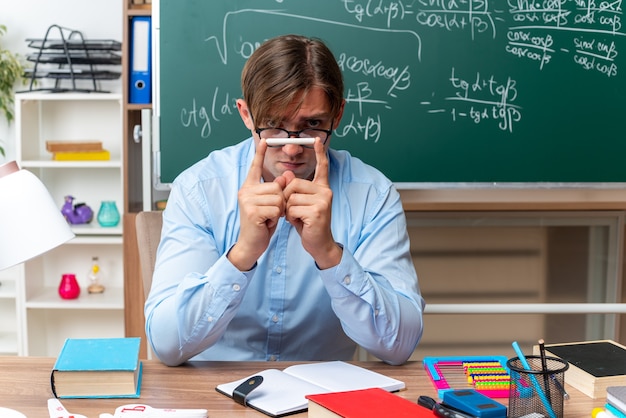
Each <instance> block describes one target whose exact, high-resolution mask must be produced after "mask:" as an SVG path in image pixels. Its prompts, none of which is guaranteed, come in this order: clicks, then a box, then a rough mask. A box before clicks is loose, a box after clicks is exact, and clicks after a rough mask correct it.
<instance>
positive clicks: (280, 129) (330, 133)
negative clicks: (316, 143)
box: [253, 119, 335, 149]
mask: <svg viewBox="0 0 626 418" xmlns="http://www.w3.org/2000/svg"><path fill="white" fill-rule="evenodd" d="M253 120H254V119H253ZM334 122H335V121H334V120H333V121H331V122H330V129H320V128H305V129H300V130H299V131H289V130H287V129H284V128H256V129H255V130H254V132H256V134H257V135H258V136H259V138H261V132H263V131H267V130H270V129H278V130H279V131H283V132H287V136H286V137H285V138H291V136H292V135H294V136H295V137H296V138H300V134H301V133H302V132H304V131H309V130H313V131H320V132H324V133H325V134H326V138H325V139H324V142H322V145H326V141H328V138H329V137H330V136H331V135H332V133H333V125H334ZM303 138H315V137H306V136H305V137H303ZM266 139H267V138H266ZM300 146H301V147H302V148H307V149H313V148H314V147H313V145H300ZM281 147H283V145H268V148H281Z"/></svg>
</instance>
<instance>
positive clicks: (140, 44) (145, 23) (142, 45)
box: [129, 16, 152, 104]
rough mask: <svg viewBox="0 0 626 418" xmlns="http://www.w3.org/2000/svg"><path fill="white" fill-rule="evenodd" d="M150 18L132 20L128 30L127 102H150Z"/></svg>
mask: <svg viewBox="0 0 626 418" xmlns="http://www.w3.org/2000/svg"><path fill="white" fill-rule="evenodd" d="M151 43H152V42H151V17H150V16H136V17H133V18H132V21H131V29H130V74H129V84H130V85H129V102H130V103H141V104H148V103H151V101H152V71H151V66H152V62H151V61H152V60H151Z"/></svg>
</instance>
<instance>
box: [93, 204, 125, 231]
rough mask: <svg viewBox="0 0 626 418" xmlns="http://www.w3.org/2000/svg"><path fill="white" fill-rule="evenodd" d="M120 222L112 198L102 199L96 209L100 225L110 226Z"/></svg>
mask: <svg viewBox="0 0 626 418" xmlns="http://www.w3.org/2000/svg"><path fill="white" fill-rule="evenodd" d="M119 222H120V213H119V211H118V210H117V206H116V205H115V202H114V201H112V200H104V201H102V203H101V204H100V210H99V211H98V223H99V224H100V226H104V227H111V226H117V224H118V223H119Z"/></svg>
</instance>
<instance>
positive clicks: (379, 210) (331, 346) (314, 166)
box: [145, 35, 424, 365]
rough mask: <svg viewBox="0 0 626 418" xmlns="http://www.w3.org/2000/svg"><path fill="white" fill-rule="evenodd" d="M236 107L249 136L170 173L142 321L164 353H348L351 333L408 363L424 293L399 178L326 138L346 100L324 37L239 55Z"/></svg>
mask: <svg viewBox="0 0 626 418" xmlns="http://www.w3.org/2000/svg"><path fill="white" fill-rule="evenodd" d="M241 84H242V91H243V99H240V100H238V101H237V107H238V110H239V113H240V115H241V118H242V120H243V123H244V124H245V126H246V127H247V128H248V129H250V132H251V134H252V137H251V138H249V139H247V140H245V141H243V142H241V143H239V144H237V145H234V146H231V147H227V148H225V149H222V150H218V151H214V152H212V153H211V154H209V156H208V157H206V158H205V159H204V160H202V161H200V162H198V163H197V164H195V165H194V166H192V167H190V168H189V169H187V170H186V171H184V172H183V173H182V174H181V175H180V176H179V177H178V178H177V179H176V180H175V181H174V183H173V185H172V191H171V193H170V197H169V200H168V203H167V207H166V209H165V211H164V213H163V231H162V238H161V244H160V246H159V250H158V253H157V262H156V266H155V273H154V278H153V283H152V288H151V290H150V294H149V296H148V299H147V301H146V306H145V314H146V333H147V336H148V340H149V341H150V343H151V347H152V350H153V352H154V353H155V354H156V356H157V357H158V358H159V359H160V360H161V361H163V362H164V363H165V364H168V365H178V364H181V363H183V362H184V361H186V360H188V359H194V360H242V361H243V360H285V361H287V360H305V361H313V360H350V359H352V357H353V355H354V353H355V349H356V347H357V344H358V345H360V346H362V347H364V348H365V349H366V350H367V351H368V352H369V353H370V354H372V355H374V356H376V357H378V358H380V359H381V360H383V361H385V362H388V363H390V364H402V363H404V362H405V361H406V360H407V359H408V358H409V356H410V355H411V354H412V352H413V351H414V349H415V347H416V345H417V343H418V341H419V340H420V338H421V335H422V311H423V307H424V301H423V299H422V297H421V295H420V292H419V287H418V283H417V276H416V273H415V269H414V266H413V262H412V259H411V255H410V252H409V240H408V235H407V230H406V219H405V216H404V212H403V209H402V204H401V201H400V197H399V194H398V192H397V191H396V190H395V188H394V187H393V184H392V183H391V182H390V181H389V180H388V179H387V178H385V177H384V176H383V175H382V174H381V173H380V172H378V171H377V170H375V169H374V168H372V167H370V166H368V165H366V164H364V163H363V162H361V161H360V160H358V159H356V158H353V157H351V156H350V155H349V154H348V153H347V152H345V151H337V150H333V149H330V148H329V145H330V140H331V136H332V130H333V127H336V126H338V124H339V122H340V120H341V116H342V113H343V108H344V104H345V101H344V99H343V80H342V74H341V71H340V69H339V67H338V65H337V62H336V60H335V58H334V56H333V54H332V53H331V51H330V50H329V49H328V48H327V47H326V46H325V45H324V44H323V43H322V42H321V41H320V40H317V39H311V38H306V37H302V36H297V35H285V36H280V37H277V38H274V39H271V40H269V41H267V42H265V43H264V44H262V45H261V46H260V47H259V48H258V49H257V50H256V51H255V52H254V54H252V56H251V57H250V59H249V60H248V62H247V63H246V65H245V66H244V69H243V73H242V78H241Z"/></svg>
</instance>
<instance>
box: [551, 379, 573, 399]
mask: <svg viewBox="0 0 626 418" xmlns="http://www.w3.org/2000/svg"><path fill="white" fill-rule="evenodd" d="M550 378H551V379H552V381H553V382H554V384H555V385H556V387H557V388H559V390H560V391H561V393H562V394H563V399H565V400H568V399H569V393H567V391H566V390H565V388H564V387H563V385H562V384H561V382H559V379H557V378H556V376H555V375H553V374H551V375H550Z"/></svg>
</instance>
